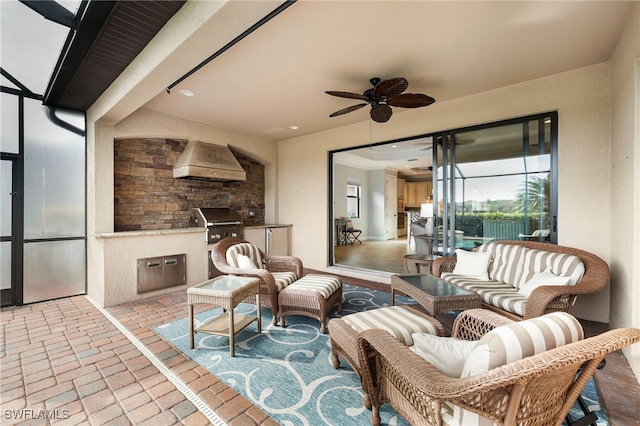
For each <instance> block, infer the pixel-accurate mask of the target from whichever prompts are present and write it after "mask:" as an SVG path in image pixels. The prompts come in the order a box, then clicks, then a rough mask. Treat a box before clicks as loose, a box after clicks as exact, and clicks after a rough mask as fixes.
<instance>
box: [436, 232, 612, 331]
mask: <svg viewBox="0 0 640 426" xmlns="http://www.w3.org/2000/svg"><path fill="white" fill-rule="evenodd" d="M456 252H457V257H440V258H438V259H436V260H435V261H434V262H433V266H432V274H433V275H435V276H436V277H439V278H440V279H442V280H444V281H447V282H449V283H450V284H454V285H456V286H459V287H462V288H465V289H467V290H471V291H475V292H476V293H478V294H480V296H481V297H482V300H483V302H482V307H483V308H485V309H490V310H494V311H496V312H498V313H500V314H502V315H505V316H507V317H508V318H511V319H513V320H522V319H527V318H533V317H538V316H540V315H543V314H546V313H549V312H558V311H561V312H569V311H570V309H571V307H572V306H573V304H574V303H575V301H576V298H577V297H578V296H579V295H581V294H592V293H597V292H599V291H600V290H602V289H603V288H604V287H605V286H606V284H607V283H608V282H609V277H610V272H609V267H608V266H607V264H606V263H605V262H604V260H602V259H601V258H599V257H598V256H596V255H594V254H592V253H589V252H586V251H584V250H580V249H577V248H572V247H566V246H560V245H555V244H549V243H543V242H535V241H494V242H490V243H486V244H483V245H481V246H479V247H476V248H475V249H474V250H473V252H463V251H460V250H457V251H456ZM481 270H483V271H481ZM479 272H483V273H482V274H480V273H479ZM476 274H477V275H476Z"/></svg>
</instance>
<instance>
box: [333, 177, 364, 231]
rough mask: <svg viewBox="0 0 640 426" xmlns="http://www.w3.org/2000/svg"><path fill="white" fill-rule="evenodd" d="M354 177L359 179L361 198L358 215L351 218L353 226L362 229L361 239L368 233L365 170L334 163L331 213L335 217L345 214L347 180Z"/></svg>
mask: <svg viewBox="0 0 640 426" xmlns="http://www.w3.org/2000/svg"><path fill="white" fill-rule="evenodd" d="M350 178H351V179H353V178H356V179H358V180H359V181H360V187H361V189H362V199H361V200H360V212H361V214H360V217H358V218H352V219H351V221H352V222H353V227H354V228H357V229H359V230H361V231H362V236H361V237H360V239H361V240H366V239H367V238H368V237H367V235H368V234H369V230H368V229H369V228H368V225H367V217H368V215H369V200H368V198H367V195H366V194H367V193H368V192H369V178H368V174H367V171H366V170H362V169H358V168H355V167H350V166H345V165H343V164H336V165H335V166H334V181H333V187H334V189H333V214H334V217H335V218H338V217H341V216H346V215H347V182H349V180H350Z"/></svg>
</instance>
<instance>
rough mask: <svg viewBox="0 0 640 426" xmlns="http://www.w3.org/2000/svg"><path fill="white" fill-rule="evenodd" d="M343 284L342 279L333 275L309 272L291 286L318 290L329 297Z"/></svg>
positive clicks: (326, 297) (325, 296)
mask: <svg viewBox="0 0 640 426" xmlns="http://www.w3.org/2000/svg"><path fill="white" fill-rule="evenodd" d="M341 286H342V283H341V282H340V279H339V278H338V277H335V276H332V275H320V274H307V275H305V276H304V277H302V278H300V279H299V280H297V281H296V282H294V283H292V284H291V288H296V289H301V290H309V291H316V292H318V293H320V294H322V296H324V298H325V299H328V298H329V296H331V295H332V294H333V293H334V292H335V291H336V290H337V289H339V288H340V287H341Z"/></svg>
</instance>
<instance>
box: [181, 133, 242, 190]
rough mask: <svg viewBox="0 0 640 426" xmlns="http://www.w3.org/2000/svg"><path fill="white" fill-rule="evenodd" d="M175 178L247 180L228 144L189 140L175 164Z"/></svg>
mask: <svg viewBox="0 0 640 426" xmlns="http://www.w3.org/2000/svg"><path fill="white" fill-rule="evenodd" d="M173 177H174V178H189V179H206V180H219V181H246V180H247V173H246V172H245V171H244V169H243V168H242V166H241V165H240V163H239V162H238V160H237V159H236V157H235V156H234V155H233V153H232V152H231V150H230V149H229V147H228V146H222V145H215V144H212V143H207V142H202V141H189V142H188V143H187V147H186V148H185V149H184V152H183V153H182V154H181V155H180V158H178V161H177V163H176V165H175V166H173Z"/></svg>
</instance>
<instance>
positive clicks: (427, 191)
mask: <svg viewBox="0 0 640 426" xmlns="http://www.w3.org/2000/svg"><path fill="white" fill-rule="evenodd" d="M432 194H433V184H432V183H431V182H405V184H404V205H405V206H407V207H419V206H420V204H422V203H425V202H427V199H428V198H429V197H431V196H432Z"/></svg>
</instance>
